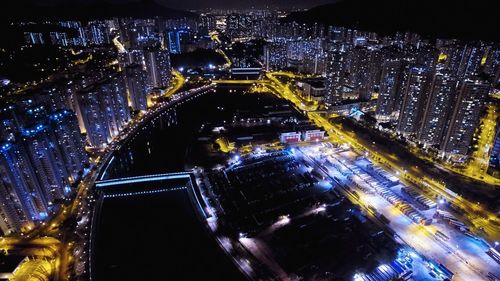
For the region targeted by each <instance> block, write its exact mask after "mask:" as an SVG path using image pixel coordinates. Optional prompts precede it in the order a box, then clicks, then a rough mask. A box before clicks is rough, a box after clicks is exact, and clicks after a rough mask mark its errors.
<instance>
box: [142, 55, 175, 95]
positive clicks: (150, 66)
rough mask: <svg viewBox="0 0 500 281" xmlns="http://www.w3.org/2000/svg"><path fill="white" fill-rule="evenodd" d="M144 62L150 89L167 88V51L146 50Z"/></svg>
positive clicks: (168, 77) (169, 70) (169, 75)
mask: <svg viewBox="0 0 500 281" xmlns="http://www.w3.org/2000/svg"><path fill="white" fill-rule="evenodd" d="M144 61H145V64H146V73H147V77H148V86H149V87H151V88H165V87H168V85H169V83H170V80H171V68H170V56H169V53H168V50H167V49H164V48H148V49H145V50H144Z"/></svg>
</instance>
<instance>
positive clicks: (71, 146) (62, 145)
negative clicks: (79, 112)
mask: <svg viewBox="0 0 500 281" xmlns="http://www.w3.org/2000/svg"><path fill="white" fill-rule="evenodd" d="M48 131H49V133H50V134H51V135H52V137H53V139H54V141H55V142H56V143H57V146H58V149H59V151H60V152H61V157H62V161H63V163H64V168H65V170H66V176H67V182H69V183H74V182H75V181H76V180H77V179H79V178H80V177H81V174H82V172H83V170H84V168H85V165H86V164H88V163H89V158H88V155H87V154H86V153H85V150H84V147H85V142H84V139H83V137H82V135H81V134H80V130H79V127H78V120H77V119H76V116H75V114H74V113H73V112H71V111H68V110H61V111H58V112H55V113H53V114H51V115H50V116H49V123H48ZM66 191H67V190H66Z"/></svg>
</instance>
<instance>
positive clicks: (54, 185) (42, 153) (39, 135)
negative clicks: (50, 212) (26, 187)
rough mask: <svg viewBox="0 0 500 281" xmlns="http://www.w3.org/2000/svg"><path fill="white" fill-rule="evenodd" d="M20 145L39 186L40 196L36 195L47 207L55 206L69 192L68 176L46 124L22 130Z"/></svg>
mask: <svg viewBox="0 0 500 281" xmlns="http://www.w3.org/2000/svg"><path fill="white" fill-rule="evenodd" d="M20 145H21V146H23V147H24V149H25V150H26V152H27V154H28V156H29V162H30V165H31V166H32V167H33V169H34V172H35V174H36V177H37V178H38V182H39V184H40V188H41V192H42V194H40V193H38V194H36V195H37V196H43V197H44V198H45V200H46V202H47V204H48V206H53V205H55V204H56V203H55V201H56V200H57V199H63V198H64V197H65V195H66V194H67V193H68V192H69V190H68V189H67V187H68V185H69V183H68V181H67V179H68V175H67V173H66V168H65V167H64V161H63V156H62V153H61V152H60V150H59V146H58V145H57V142H56V140H55V139H54V138H52V135H51V134H49V133H48V129H47V126H46V124H37V125H35V126H33V127H31V128H26V129H23V131H22V141H21V142H20Z"/></svg>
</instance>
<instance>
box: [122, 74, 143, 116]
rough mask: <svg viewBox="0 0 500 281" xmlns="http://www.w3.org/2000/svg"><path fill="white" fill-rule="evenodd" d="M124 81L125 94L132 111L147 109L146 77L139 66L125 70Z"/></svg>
mask: <svg viewBox="0 0 500 281" xmlns="http://www.w3.org/2000/svg"><path fill="white" fill-rule="evenodd" d="M124 73H125V80H126V82H127V92H128V98H129V100H130V104H131V107H132V109H133V110H142V111H145V110H146V109H147V97H146V96H147V93H148V92H147V91H148V89H147V76H146V73H145V71H144V70H143V69H142V67H141V66H139V65H131V66H128V67H126V68H125V70H124Z"/></svg>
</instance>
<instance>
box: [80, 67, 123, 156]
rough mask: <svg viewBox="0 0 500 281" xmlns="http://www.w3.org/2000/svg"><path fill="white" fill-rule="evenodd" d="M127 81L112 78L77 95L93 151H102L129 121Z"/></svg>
mask: <svg viewBox="0 0 500 281" xmlns="http://www.w3.org/2000/svg"><path fill="white" fill-rule="evenodd" d="M126 93H127V91H126V86H125V82H124V78H123V77H122V76H121V75H118V74H115V75H113V76H112V77H110V78H108V79H106V80H104V81H101V82H99V83H98V84H96V85H93V86H91V87H89V88H87V89H85V90H84V91H82V92H80V93H78V97H77V100H78V108H79V113H78V114H79V115H80V116H81V119H82V120H83V123H84V126H85V131H86V133H87V140H88V141H89V144H90V146H91V147H96V148H102V147H103V146H105V145H106V144H107V143H108V142H110V141H111V140H112V139H113V138H114V137H115V136H117V135H118V134H119V132H120V130H121V129H122V128H123V126H124V125H125V124H126V123H127V122H128V121H129V119H130V112H129V109H128V103H127V96H126Z"/></svg>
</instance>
